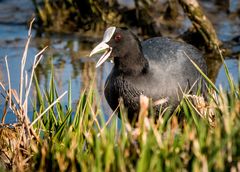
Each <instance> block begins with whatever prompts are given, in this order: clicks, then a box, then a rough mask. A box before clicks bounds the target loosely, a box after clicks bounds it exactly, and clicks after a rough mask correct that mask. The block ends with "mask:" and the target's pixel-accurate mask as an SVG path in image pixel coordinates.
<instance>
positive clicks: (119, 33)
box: [90, 27, 140, 67]
mask: <svg viewBox="0 0 240 172" xmlns="http://www.w3.org/2000/svg"><path fill="white" fill-rule="evenodd" d="M139 45H140V42H139V40H138V39H137V37H136V36H135V35H134V34H133V33H132V32H131V31H129V30H127V29H122V28H116V27H109V28H107V30H106V31H105V33H104V35H103V40H102V41H101V42H100V43H99V44H98V45H97V46H96V47H95V48H94V49H93V50H92V51H91V53H90V57H91V56H93V55H95V54H98V53H103V55H102V56H101V57H100V59H99V60H98V62H97V64H96V67H99V66H100V65H101V64H103V63H104V62H105V61H106V60H107V59H109V58H123V57H126V55H127V54H128V53H130V52H135V53H136V50H135V48H138V47H139Z"/></svg>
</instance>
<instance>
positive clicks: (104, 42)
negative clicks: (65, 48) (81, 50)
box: [89, 27, 116, 68]
mask: <svg viewBox="0 0 240 172" xmlns="http://www.w3.org/2000/svg"><path fill="white" fill-rule="evenodd" d="M115 30H116V27H109V28H108V29H107V30H106V31H105V33H104V36H103V40H102V42H101V43H99V44H98V45H97V46H96V47H95V48H94V49H93V50H92V51H91V53H90V55H89V56H90V57H91V56H93V55H95V54H98V53H102V52H104V53H103V55H102V56H101V57H100V59H99V60H98V62H97V64H96V68H97V67H99V66H100V65H101V64H103V63H104V62H105V61H106V60H107V59H108V58H109V56H110V55H111V52H112V47H110V46H109V45H108V44H107V42H108V41H109V40H110V39H111V38H112V36H113V34H114V32H115Z"/></svg>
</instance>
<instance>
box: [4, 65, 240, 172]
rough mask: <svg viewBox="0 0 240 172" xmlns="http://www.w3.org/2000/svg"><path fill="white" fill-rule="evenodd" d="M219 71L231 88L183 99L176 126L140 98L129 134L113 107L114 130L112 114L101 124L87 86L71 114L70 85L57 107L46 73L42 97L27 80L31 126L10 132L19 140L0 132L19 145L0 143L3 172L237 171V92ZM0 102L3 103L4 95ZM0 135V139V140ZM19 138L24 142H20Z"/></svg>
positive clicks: (122, 110)
mask: <svg viewBox="0 0 240 172" xmlns="http://www.w3.org/2000/svg"><path fill="white" fill-rule="evenodd" d="M225 69H226V75H227V76H228V79H229V84H231V85H232V86H231V87H230V90H223V89H222V88H221V87H220V88H219V89H218V88H216V87H215V86H214V85H213V84H212V85H211V84H210V86H211V88H213V89H209V91H208V92H209V93H208V95H209V96H208V101H204V99H203V98H202V97H199V96H196V95H188V94H184V97H183V100H182V101H181V103H180V105H179V107H178V108H179V109H178V110H176V112H177V111H181V112H182V113H181V115H182V116H181V119H182V120H181V123H179V120H178V118H179V115H180V114H179V113H176V112H175V113H174V114H172V115H170V116H169V115H167V114H165V115H160V116H159V118H158V119H155V118H153V117H151V107H150V104H151V102H150V103H149V102H148V99H147V98H144V97H142V98H141V101H140V104H141V110H140V114H139V119H138V121H137V123H136V125H135V126H132V125H131V124H130V123H129V122H128V120H127V119H126V116H127V115H126V110H125V108H124V107H123V105H122V104H120V105H119V109H120V117H121V120H120V122H119V120H118V119H117V116H116V114H114V113H113V114H111V115H110V117H109V119H108V120H107V121H106V120H105V118H104V114H103V112H102V111H101V106H100V103H99V100H100V99H99V95H98V92H97V91H96V89H95V88H94V86H93V85H94V84H92V85H90V86H89V89H88V90H85V91H83V92H82V93H81V94H80V97H79V101H78V104H77V107H76V109H73V107H72V105H71V102H72V101H71V91H72V90H71V83H69V89H68V105H67V106H64V105H63V104H61V103H60V102H59V101H58V100H59V99H60V98H61V97H62V96H63V95H64V94H65V93H64V94H62V95H60V96H59V93H58V91H57V87H56V85H55V83H54V77H53V76H54V75H53V73H54V69H53V70H52V76H51V79H50V86H49V88H47V89H46V90H41V89H40V87H39V84H38V80H37V78H36V77H35V76H34V72H33V76H32V78H33V80H34V82H35V89H36V92H37V98H36V100H35V101H34V103H33V107H34V114H33V120H32V121H27V122H24V121H21V120H19V123H20V125H18V128H20V129H21V130H20V131H22V132H18V131H17V127H16V126H14V125H13V126H11V127H9V126H4V128H5V129H8V130H12V129H14V132H9V133H11V135H14V136H13V137H14V138H17V140H20V142H17V143H19V145H21V144H22V143H25V147H24V148H25V149H22V147H20V146H19V145H18V146H16V147H14V145H15V144H8V143H9V140H8V139H6V137H4V138H5V140H7V141H6V142H1V143H2V144H0V146H2V145H6V146H5V147H6V148H5V149H4V150H7V151H5V152H4V153H5V154H6V156H9V157H10V159H9V161H8V162H10V163H9V164H8V166H7V168H10V169H13V170H14V171H47V170H49V171H139V172H141V171H239V170H240V149H239V148H240V139H239V138H240V95H239V85H238V83H235V82H234V81H233V80H232V78H231V77H230V74H229V72H228V71H227V68H225ZM205 77H206V76H205ZM9 87H10V84H9ZM4 88H5V87H4ZM9 89H10V88H9ZM10 90H11V89H10ZM27 95H28V96H27V97H29V94H27ZM5 96H6V101H7V98H8V100H10V102H11V98H9V97H10V96H9V92H8V91H7V89H5ZM13 97H16V96H14V94H13ZM27 97H26V98H27ZM14 105H18V106H19V103H18V101H16V102H14V103H12V104H9V106H8V107H13V106H14ZM20 105H21V104H20ZM20 107H21V106H20ZM16 112H18V111H16ZM14 113H15V111H14ZM16 115H18V113H17V114H16ZM20 115H24V113H23V114H20ZM26 115H27V116H28V115H31V114H26ZM25 117H26V116H25ZM20 119H21V118H20ZM2 126H3V124H2ZM26 126H27V127H26ZM28 128H29V129H31V130H32V132H30V134H29V133H27V132H26V131H27V129H28ZM1 131H3V130H2V128H1ZM2 133H3V132H0V137H3V136H4V135H3V134H2ZM23 135H24V138H25V137H26V136H29V137H27V138H28V139H27V141H25V142H24V139H23ZM10 143H11V142H10ZM16 145H17V144H16ZM23 145H24V144H23ZM10 148H11V149H10ZM12 148H18V149H12ZM1 152H3V149H1ZM9 152H11V153H13V155H14V154H15V155H18V158H16V157H15V156H10V155H12V154H10V153H9ZM1 155H2V153H1ZM1 157H2V156H1ZM19 157H21V158H19ZM5 164H6V163H5Z"/></svg>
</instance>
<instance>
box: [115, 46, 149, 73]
mask: <svg viewBox="0 0 240 172" xmlns="http://www.w3.org/2000/svg"><path fill="white" fill-rule="evenodd" d="M114 64H115V66H114V67H115V68H116V69H117V70H118V71H120V72H121V73H123V74H126V75H128V76H129V75H131V76H137V75H140V74H144V73H147V72H148V70H149V63H148V60H147V59H146V58H145V57H144V55H143V53H142V51H134V50H132V51H131V52H129V53H127V54H125V55H124V56H123V57H115V58H114Z"/></svg>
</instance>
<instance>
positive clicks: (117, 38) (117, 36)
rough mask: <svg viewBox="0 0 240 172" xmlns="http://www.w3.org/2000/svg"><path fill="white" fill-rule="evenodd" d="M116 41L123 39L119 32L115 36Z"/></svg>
mask: <svg viewBox="0 0 240 172" xmlns="http://www.w3.org/2000/svg"><path fill="white" fill-rule="evenodd" d="M114 39H115V41H116V42H119V41H120V40H121V39H122V35H120V34H119V33H118V34H116V35H115V37H114Z"/></svg>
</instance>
